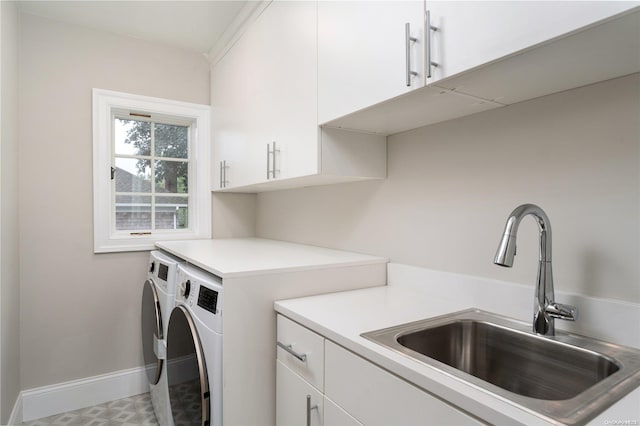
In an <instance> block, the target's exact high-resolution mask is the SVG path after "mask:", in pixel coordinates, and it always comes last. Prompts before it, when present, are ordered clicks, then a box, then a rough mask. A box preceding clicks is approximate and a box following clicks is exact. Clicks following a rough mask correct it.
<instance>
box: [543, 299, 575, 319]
mask: <svg viewBox="0 0 640 426" xmlns="http://www.w3.org/2000/svg"><path fill="white" fill-rule="evenodd" d="M544 311H545V312H546V313H547V315H549V316H550V317H551V318H558V319H563V320H567V321H575V320H576V318H578V308H576V307H575V306H571V305H563V304H562V303H557V302H551V303H549V304H548V305H547V307H546V308H545V310H544Z"/></svg>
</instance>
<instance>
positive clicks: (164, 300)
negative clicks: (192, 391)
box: [142, 250, 181, 426]
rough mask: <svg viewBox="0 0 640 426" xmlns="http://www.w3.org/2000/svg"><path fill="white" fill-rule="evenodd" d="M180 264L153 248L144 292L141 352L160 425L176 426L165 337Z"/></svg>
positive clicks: (152, 401)
mask: <svg viewBox="0 0 640 426" xmlns="http://www.w3.org/2000/svg"><path fill="white" fill-rule="evenodd" d="M180 263H181V261H180V260H179V259H176V258H174V257H172V256H170V255H168V254H166V253H163V252H160V251H155V250H154V251H152V252H151V254H150V256H149V268H148V274H147V280H146V281H145V283H144V289H143V291H142V352H143V355H144V365H145V370H146V373H147V379H148V380H149V391H150V393H151V403H152V404H153V410H154V412H155V415H156V419H157V420H158V424H159V425H160V426H174V423H173V419H172V417H171V406H170V403H169V388H168V385H167V368H166V353H167V345H166V336H167V329H168V326H169V315H170V314H171V310H172V309H173V307H174V305H175V296H176V287H177V281H176V278H177V272H178V265H179V264H180Z"/></svg>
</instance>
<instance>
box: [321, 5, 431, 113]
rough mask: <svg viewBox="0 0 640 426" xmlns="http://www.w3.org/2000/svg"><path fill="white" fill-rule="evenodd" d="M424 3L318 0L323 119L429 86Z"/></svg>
mask: <svg viewBox="0 0 640 426" xmlns="http://www.w3.org/2000/svg"><path fill="white" fill-rule="evenodd" d="M424 8H425V5H424V1H320V2H318V122H319V123H320V124H322V123H326V122H327V121H330V120H332V119H334V118H337V117H341V116H343V115H346V114H349V113H351V112H354V111H357V110H359V109H362V108H365V107H368V106H370V105H375V104H377V103H379V102H382V101H384V100H386V99H390V98H393V97H395V96H398V95H401V94H403V93H406V92H409V91H412V90H415V89H417V88H420V87H423V86H424V83H425V75H424V51H425V46H424V15H425V13H424V11H425V9H424ZM407 24H409V25H408V31H409V34H408V37H407V31H406V30H407ZM407 53H408V54H407ZM407 76H408V78H407ZM407 80H408V81H407ZM407 83H408V84H407Z"/></svg>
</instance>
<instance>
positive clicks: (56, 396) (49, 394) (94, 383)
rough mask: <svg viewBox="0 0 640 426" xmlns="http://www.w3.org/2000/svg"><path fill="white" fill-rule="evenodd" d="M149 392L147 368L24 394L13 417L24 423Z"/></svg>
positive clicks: (109, 374)
mask: <svg viewBox="0 0 640 426" xmlns="http://www.w3.org/2000/svg"><path fill="white" fill-rule="evenodd" d="M145 392H149V382H148V381H147V376H146V373H145V370H144V367H136V368H131V369H128V370H121V371H116V372H113V373H108V374H101V375H99V376H93V377H88V378H85V379H80V380H72V381H69V382H65V383H59V384H55V385H50V386H43V387H40V388H35V389H28V390H25V391H22V393H21V394H20V396H19V397H18V401H17V402H16V407H14V412H13V413H12V414H11V415H12V417H11V418H12V419H14V417H13V416H14V415H15V416H16V417H15V419H14V421H15V423H16V424H20V422H21V421H24V422H28V421H31V420H35V419H40V418H42V417H48V416H53V415H55V414H60V413H65V412H67V411H74V410H79V409H80V408H84V407H90V406H92V405H98V404H104V403H105V402H109V401H114V400H117V399H122V398H128V397H130V396H134V395H139V394H141V393H145ZM20 414H21V416H20ZM18 416H20V417H22V418H21V419H20V418H19V417H18ZM10 424H11V423H10Z"/></svg>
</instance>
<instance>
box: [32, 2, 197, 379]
mask: <svg viewBox="0 0 640 426" xmlns="http://www.w3.org/2000/svg"><path fill="white" fill-rule="evenodd" d="M19 49H20V63H19V66H20V87H19V90H20V105H19V114H20V162H19V166H20V167H19V168H20V172H19V179H20V180H19V190H20V201H19V207H20V228H19V229H20V241H21V250H20V255H21V327H22V330H21V348H20V357H21V360H22V369H21V382H22V389H30V388H34V387H39V386H44V385H49V384H54V383H60V382H65V381H69V380H73V379H78V378H85V377H89V376H94V375H97V374H103V373H109V372H113V371H117V370H121V369H126V368H132V367H137V366H140V365H141V364H142V360H141V349H140V337H139V333H140V329H139V315H140V308H139V305H140V296H141V291H142V283H143V281H144V278H145V270H146V262H147V259H148V252H133V253H115V254H99V255H94V254H93V227H92V225H93V224H92V221H93V213H92V139H91V138H92V136H91V89H92V88H94V87H96V88H101V89H108V90H116V91H122V92H129V93H135V94H141V95H147V96H156V97H162V98H169V99H176V100H181V101H187V102H196V103H201V104H208V103H209V65H208V63H207V62H206V60H205V59H204V57H203V56H201V55H197V54H194V53H188V52H185V51H182V50H177V49H174V48H170V47H164V46H161V45H158V44H151V43H147V42H143V41H140V40H135V39H131V38H125V37H119V36H113V35H109V34H106V33H102V32H96V31H92V30H88V29H84V28H81V27H75V26H70V25H66V24H62V23H57V22H54V21H49V20H46V19H42V18H39V17H35V16H30V15H22V17H21V27H20V45H19Z"/></svg>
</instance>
